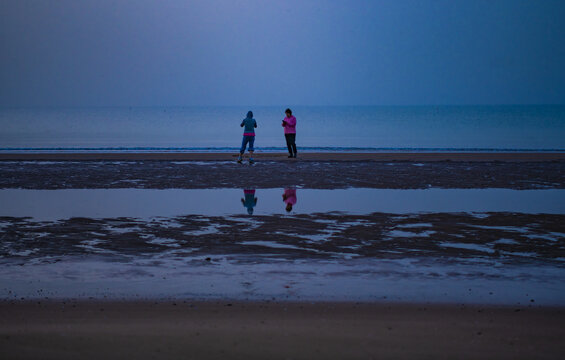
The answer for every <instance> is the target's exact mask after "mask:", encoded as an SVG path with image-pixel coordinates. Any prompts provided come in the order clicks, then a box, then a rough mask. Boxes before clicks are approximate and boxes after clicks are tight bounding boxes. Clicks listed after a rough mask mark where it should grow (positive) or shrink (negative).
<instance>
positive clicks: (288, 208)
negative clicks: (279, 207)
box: [285, 203, 292, 212]
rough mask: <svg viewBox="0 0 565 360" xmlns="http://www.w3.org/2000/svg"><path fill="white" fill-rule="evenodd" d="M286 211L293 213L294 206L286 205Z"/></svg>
mask: <svg viewBox="0 0 565 360" xmlns="http://www.w3.org/2000/svg"><path fill="white" fill-rule="evenodd" d="M285 209H286V211H287V212H291V211H292V204H291V203H288V204H286V208H285Z"/></svg>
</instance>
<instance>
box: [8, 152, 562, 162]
mask: <svg viewBox="0 0 565 360" xmlns="http://www.w3.org/2000/svg"><path fill="white" fill-rule="evenodd" d="M237 155H238V154H237V153H184V152H183V153H174V152H171V153H154V152H131V153H111V152H109V153H102V152H101V153H94V152H77V153H0V161H90V160H100V161H105V160H108V161H116V160H119V161H142V160H159V161H161V160H164V161H167V160H168V161H232V160H233V161H235V159H236V158H237ZM248 155H249V154H248V153H246V154H245V157H247V156H248ZM254 155H255V156H254V157H255V158H256V159H257V160H263V161H289V162H296V161H298V162H300V161H408V162H410V161H412V162H416V161H424V162H437V161H479V162H483V161H484V162H488V161H505V162H545V161H565V153H562V152H551V153H546V152H500V153H480V152H453V153H447V152H446V153H440V152H427V153H426V152H422V153H420V152H388V153H365V152H358V153H355V152H351V153H349V152H347V153H346V152H335V153H329V152H305V153H299V157H298V159H289V158H287V154H286V153H255V154H254Z"/></svg>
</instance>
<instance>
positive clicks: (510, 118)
mask: <svg viewBox="0 0 565 360" xmlns="http://www.w3.org/2000/svg"><path fill="white" fill-rule="evenodd" d="M285 109H286V106H247V107H244V106H209V107H97V108H87V107H82V108H78V107H77V108H37V107H35V108H0V129H1V130H0V152H136V151H144V152H230V151H237V150H238V149H239V146H240V144H241V136H242V129H241V127H240V123H241V120H242V119H243V118H244V117H245V114H246V113H247V111H249V110H251V111H253V113H254V118H255V119H256V120H257V123H258V128H257V129H256V141H255V147H256V149H257V151H258V152H277V151H284V150H285V149H286V146H285V139H284V136H283V129H282V126H281V121H282V119H283V118H284V110H285ZM292 110H293V114H294V115H295V116H296V118H297V140H296V141H297V145H298V147H299V151H321V152H347V151H351V152H391V151H392V152H395V151H398V152H402V151H422V152H428V151H432V152H436V151H437V152H454V151H476V152H497V151H544V152H561V151H565V105H529V106H339V107H338V106H335V107H332V106H295V107H292Z"/></svg>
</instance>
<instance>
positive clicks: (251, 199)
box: [241, 189, 257, 215]
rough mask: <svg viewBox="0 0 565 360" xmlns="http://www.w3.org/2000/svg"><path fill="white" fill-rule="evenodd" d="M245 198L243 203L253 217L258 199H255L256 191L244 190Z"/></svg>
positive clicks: (242, 200)
mask: <svg viewBox="0 0 565 360" xmlns="http://www.w3.org/2000/svg"><path fill="white" fill-rule="evenodd" d="M243 196H244V198H242V199H241V203H242V204H243V206H244V207H245V208H246V209H247V213H248V214H249V215H253V208H254V207H255V205H257V198H256V197H255V189H245V190H243Z"/></svg>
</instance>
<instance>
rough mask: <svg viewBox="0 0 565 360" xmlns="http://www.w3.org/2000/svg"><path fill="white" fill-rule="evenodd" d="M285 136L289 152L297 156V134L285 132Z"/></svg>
mask: <svg viewBox="0 0 565 360" xmlns="http://www.w3.org/2000/svg"><path fill="white" fill-rule="evenodd" d="M284 137H285V139H286V146H287V147H288V153H289V154H290V155H292V156H296V134H284Z"/></svg>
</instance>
